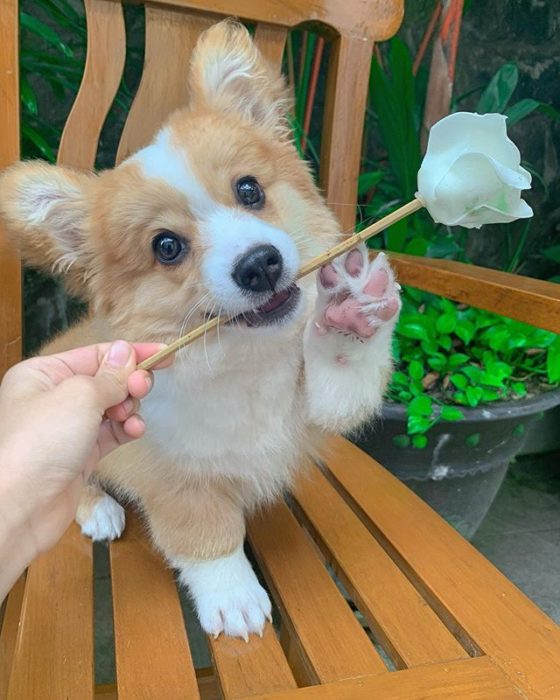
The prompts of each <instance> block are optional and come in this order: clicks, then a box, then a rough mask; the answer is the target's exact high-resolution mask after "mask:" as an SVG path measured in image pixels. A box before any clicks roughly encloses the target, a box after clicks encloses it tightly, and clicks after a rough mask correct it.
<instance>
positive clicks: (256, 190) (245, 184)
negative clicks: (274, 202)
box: [235, 175, 264, 209]
mask: <svg viewBox="0 0 560 700" xmlns="http://www.w3.org/2000/svg"><path fill="white" fill-rule="evenodd" d="M235 195H236V197H237V199H238V200H239V203H240V204H243V206H244V207H248V208H249V209H261V208H262V207H263V206H264V191H263V189H262V187H261V186H260V185H259V183H258V182H257V180H256V178H254V177H253V176H252V175H247V176H245V177H242V178H241V179H239V180H237V182H236V183H235Z"/></svg>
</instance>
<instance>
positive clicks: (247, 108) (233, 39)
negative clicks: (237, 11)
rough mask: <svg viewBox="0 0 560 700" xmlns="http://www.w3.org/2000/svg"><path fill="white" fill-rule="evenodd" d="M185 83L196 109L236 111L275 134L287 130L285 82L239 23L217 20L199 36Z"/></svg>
mask: <svg viewBox="0 0 560 700" xmlns="http://www.w3.org/2000/svg"><path fill="white" fill-rule="evenodd" d="M189 84H190V95H191V105H192V106H193V107H195V108H196V107H199V106H206V107H210V108H212V109H215V110H217V111H221V112H229V113H237V114H240V115H241V116H243V117H244V118H246V119H249V120H251V121H253V122H255V123H257V124H261V125H262V126H265V127H267V128H270V129H272V130H274V131H276V132H279V133H285V132H286V131H287V122H286V112H287V110H288V108H289V99H288V93H287V90H286V87H285V83H284V79H283V78H282V76H281V75H279V74H278V73H277V72H275V71H274V70H273V69H272V67H271V66H269V64H268V63H267V61H266V60H265V59H264V58H263V56H262V55H261V54H260V52H259V51H258V49H257V47H256V46H255V44H254V43H253V40H252V39H251V36H250V34H249V32H248V31H247V30H246V29H245V27H244V26H243V25H242V24H239V23H238V22H234V21H232V20H226V21H223V22H219V23H218V24H215V25H214V26H212V27H211V28H210V29H208V30H206V31H205V32H204V33H203V34H202V35H201V36H200V39H199V40H198V43H197V45H196V47H195V50H194V53H193V57H192V61H191V68H190V76H189Z"/></svg>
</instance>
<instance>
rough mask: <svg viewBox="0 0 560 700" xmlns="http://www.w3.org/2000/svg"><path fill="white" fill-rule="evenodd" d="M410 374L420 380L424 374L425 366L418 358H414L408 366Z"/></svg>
mask: <svg viewBox="0 0 560 700" xmlns="http://www.w3.org/2000/svg"><path fill="white" fill-rule="evenodd" d="M408 374H409V375H410V377H411V378H412V379H416V380H417V381H419V380H420V379H422V377H423V376H424V368H423V367H422V363H421V362H418V360H413V361H412V362H411V363H410V364H409V366H408Z"/></svg>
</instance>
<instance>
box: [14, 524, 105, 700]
mask: <svg viewBox="0 0 560 700" xmlns="http://www.w3.org/2000/svg"><path fill="white" fill-rule="evenodd" d="M7 697H8V700H23V698H25V700H44V698H49V700H50V698H72V700H91V699H92V697H93V558H92V545H91V542H90V541H89V540H87V539H86V538H85V537H84V536H83V535H82V534H81V533H80V531H79V528H78V526H77V525H75V524H72V525H71V526H70V528H69V529H68V531H67V532H66V534H65V535H64V537H63V538H62V540H61V541H60V542H59V543H58V544H57V545H56V546H55V547H54V548H53V549H52V550H51V551H50V552H48V553H47V554H43V555H42V556H41V557H39V558H38V559H37V560H36V561H35V562H34V563H33V564H31V566H30V567H29V570H28V572H27V581H26V585H25V592H24V596H23V605H22V611H21V618H20V626H19V630H18V636H17V643H16V650H15V653H14V657H13V663H12V673H11V676H10V683H9V691H8V696H7Z"/></svg>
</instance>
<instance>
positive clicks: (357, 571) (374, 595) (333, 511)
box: [294, 467, 468, 675]
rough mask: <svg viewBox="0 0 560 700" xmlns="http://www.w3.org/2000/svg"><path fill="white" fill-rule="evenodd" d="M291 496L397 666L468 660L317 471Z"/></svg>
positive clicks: (431, 611)
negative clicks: (293, 496)
mask: <svg viewBox="0 0 560 700" xmlns="http://www.w3.org/2000/svg"><path fill="white" fill-rule="evenodd" d="M294 495H295V498H296V500H297V503H298V504H299V506H300V508H301V511H302V516H304V518H305V521H306V522H309V523H310V524H311V525H312V527H313V532H314V534H315V536H316V538H317V541H318V542H319V543H320V547H321V549H322V550H323V551H325V552H326V554H327V557H328V560H329V561H330V562H331V564H332V565H333V566H334V569H335V571H336V572H337V573H339V575H340V576H341V579H342V581H343V583H344V587H345V588H346V590H347V591H348V592H349V593H350V594H351V596H352V598H353V599H354V600H355V601H356V602H357V604H358V607H359V609H360V610H361V611H362V613H363V614H364V615H365V617H366V619H367V621H368V623H369V625H370V627H371V629H372V631H373V633H374V635H375V637H376V639H377V640H378V641H379V642H380V643H381V644H382V645H383V647H384V648H385V651H386V652H387V653H388V654H389V655H390V656H391V658H392V660H393V661H394V663H395V665H396V666H397V667H398V668H403V667H407V666H420V665H422V664H428V663H437V662H441V661H452V660H455V659H462V658H467V657H468V654H467V652H466V651H465V650H464V649H463V647H462V646H461V645H460V644H459V642H458V641H457V640H456V639H455V638H454V637H453V635H452V634H451V632H450V631H449V630H448V629H447V628H446V627H445V626H444V624H443V623H442V622H441V620H440V619H439V618H438V617H437V615H436V614H435V613H434V611H433V610H432V609H431V608H430V607H429V606H427V605H426V601H425V600H424V599H423V598H422V597H421V596H420V595H419V593H418V592H417V591H416V589H415V588H414V587H413V586H412V584H411V583H410V581H409V580H408V579H407V578H406V577H405V576H404V575H403V573H402V572H401V571H400V569H399V568H398V567H397V566H396V564H395V563H394V562H393V561H392V560H391V559H390V557H389V556H388V555H387V554H386V552H385V551H384V550H383V548H382V547H381V546H380V545H379V544H378V543H377V542H376V541H375V540H374V538H373V537H372V536H371V534H370V532H369V531H368V530H367V528H366V527H365V526H364V525H363V524H362V523H361V522H360V520H359V518H358V517H357V516H356V515H355V514H354V513H353V512H352V510H351V509H350V508H349V507H348V506H347V505H346V503H345V502H344V500H343V499H342V498H341V496H340V495H339V494H338V493H337V492H336V491H335V490H334V489H333V487H332V486H331V484H329V482H328V481H327V479H326V477H325V476H324V475H323V474H321V473H320V471H319V469H318V468H317V467H313V468H311V469H310V470H309V472H308V473H307V474H304V475H303V476H302V477H301V478H300V479H299V480H298V483H297V487H296V489H295V491H294ZM411 621H414V622H411ZM356 675H358V674H356Z"/></svg>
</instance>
